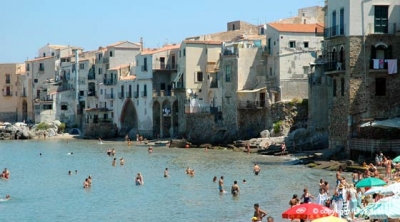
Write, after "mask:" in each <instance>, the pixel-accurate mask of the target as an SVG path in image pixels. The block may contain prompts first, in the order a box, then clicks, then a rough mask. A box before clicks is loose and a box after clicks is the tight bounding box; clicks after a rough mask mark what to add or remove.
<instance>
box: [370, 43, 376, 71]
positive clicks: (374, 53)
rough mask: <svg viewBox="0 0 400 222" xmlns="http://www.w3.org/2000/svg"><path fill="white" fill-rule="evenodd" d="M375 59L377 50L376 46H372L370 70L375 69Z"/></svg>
mask: <svg viewBox="0 0 400 222" xmlns="http://www.w3.org/2000/svg"><path fill="white" fill-rule="evenodd" d="M375 58H376V48H375V46H374V45H371V58H370V61H369V68H370V69H373V67H374V61H372V59H375Z"/></svg>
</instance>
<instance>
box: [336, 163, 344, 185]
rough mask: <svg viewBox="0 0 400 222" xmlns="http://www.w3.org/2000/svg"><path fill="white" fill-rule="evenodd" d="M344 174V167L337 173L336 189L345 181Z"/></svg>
mask: <svg viewBox="0 0 400 222" xmlns="http://www.w3.org/2000/svg"><path fill="white" fill-rule="evenodd" d="M342 172H343V170H342V167H339V170H338V171H337V172H336V187H338V186H339V184H340V181H341V180H343V177H342Z"/></svg>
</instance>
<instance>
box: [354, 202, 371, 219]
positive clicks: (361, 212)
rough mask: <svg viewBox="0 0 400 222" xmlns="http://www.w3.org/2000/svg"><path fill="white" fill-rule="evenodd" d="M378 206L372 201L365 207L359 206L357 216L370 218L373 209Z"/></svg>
mask: <svg viewBox="0 0 400 222" xmlns="http://www.w3.org/2000/svg"><path fill="white" fill-rule="evenodd" d="M375 207H376V205H375V203H370V204H368V205H367V206H365V207H364V208H362V209H361V208H358V209H357V210H356V212H355V214H354V215H355V216H356V217H359V218H368V217H369V214H370V213H371V211H372V210H373V209H374V208H375Z"/></svg>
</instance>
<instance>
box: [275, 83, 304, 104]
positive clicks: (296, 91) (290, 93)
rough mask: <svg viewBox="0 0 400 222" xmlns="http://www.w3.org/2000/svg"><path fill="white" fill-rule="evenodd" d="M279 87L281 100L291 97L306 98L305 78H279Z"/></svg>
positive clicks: (290, 98)
mask: <svg viewBox="0 0 400 222" xmlns="http://www.w3.org/2000/svg"><path fill="white" fill-rule="evenodd" d="M281 87H282V100H283V101H288V100H292V99H293V98H301V99H307V98H308V82H307V79H291V80H287V81H285V80H281Z"/></svg>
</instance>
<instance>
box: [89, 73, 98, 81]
mask: <svg viewBox="0 0 400 222" xmlns="http://www.w3.org/2000/svg"><path fill="white" fill-rule="evenodd" d="M94 79H96V75H95V74H89V75H88V80H94Z"/></svg>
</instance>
